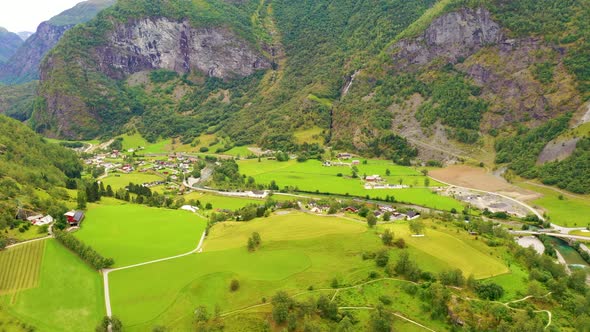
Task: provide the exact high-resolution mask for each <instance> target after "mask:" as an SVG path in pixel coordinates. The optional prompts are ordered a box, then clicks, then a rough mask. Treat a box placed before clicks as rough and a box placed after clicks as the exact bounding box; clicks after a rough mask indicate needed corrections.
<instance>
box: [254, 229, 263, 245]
mask: <svg viewBox="0 0 590 332" xmlns="http://www.w3.org/2000/svg"><path fill="white" fill-rule="evenodd" d="M252 240H253V241H254V245H256V247H259V246H260V244H261V243H262V239H261V238H260V234H259V233H258V232H254V233H252Z"/></svg>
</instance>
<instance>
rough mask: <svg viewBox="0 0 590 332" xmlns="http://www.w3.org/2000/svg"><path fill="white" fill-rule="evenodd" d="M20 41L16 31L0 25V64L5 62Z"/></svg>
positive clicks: (20, 43)
mask: <svg viewBox="0 0 590 332" xmlns="http://www.w3.org/2000/svg"><path fill="white" fill-rule="evenodd" d="M22 43H23V41H22V40H21V39H20V37H19V36H18V35H17V34H16V33H13V32H10V31H8V30H6V29H4V28H2V27H0V64H2V63H4V62H6V60H8V59H9V58H10V57H11V56H12V55H13V54H14V53H15V52H16V50H17V49H18V47H19V46H20V45H22Z"/></svg>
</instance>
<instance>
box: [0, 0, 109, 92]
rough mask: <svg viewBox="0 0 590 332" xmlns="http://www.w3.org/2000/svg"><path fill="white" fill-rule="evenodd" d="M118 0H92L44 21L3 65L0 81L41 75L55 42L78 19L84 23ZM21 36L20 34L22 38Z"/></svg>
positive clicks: (26, 78) (14, 80)
mask: <svg viewBox="0 0 590 332" xmlns="http://www.w3.org/2000/svg"><path fill="white" fill-rule="evenodd" d="M114 2H115V0H89V1H85V2H81V3H79V4H77V5H76V6H74V7H73V8H71V9H68V10H66V11H64V12H62V13H61V14H59V15H57V16H55V17H53V18H51V19H50V20H49V21H46V22H43V23H41V24H40V25H39V26H38V27H37V31H36V32H35V33H34V34H33V35H31V36H30V37H29V38H28V39H27V40H26V41H25V42H24V44H22V45H21V46H20V47H19V48H18V50H17V51H16V53H14V52H13V54H14V55H12V56H11V57H10V58H9V59H8V60H7V61H6V63H5V64H4V65H2V66H0V82H2V83H8V84H18V83H25V82H29V81H31V80H36V79H38V78H39V63H40V62H41V60H42V59H43V57H44V56H45V54H46V53H47V52H48V51H49V50H50V49H51V48H53V46H55V44H56V43H57V42H58V41H59V39H60V38H61V37H62V36H63V34H64V33H65V32H66V31H67V30H69V29H71V28H72V27H73V26H75V25H76V24H78V23H83V22H86V21H88V20H90V19H91V18H93V17H94V16H96V14H97V13H98V12H100V11H101V10H102V9H104V8H106V7H108V6H110V5H112V4H113V3H114ZM19 40H20V38H19Z"/></svg>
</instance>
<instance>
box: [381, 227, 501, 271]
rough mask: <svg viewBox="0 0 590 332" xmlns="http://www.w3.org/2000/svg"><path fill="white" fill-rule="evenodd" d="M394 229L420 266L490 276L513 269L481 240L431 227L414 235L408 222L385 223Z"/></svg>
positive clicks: (426, 268)
mask: <svg viewBox="0 0 590 332" xmlns="http://www.w3.org/2000/svg"><path fill="white" fill-rule="evenodd" d="M382 227H383V228H389V229H391V230H392V231H393V232H394V234H395V237H396V238H399V237H401V238H403V239H404V240H405V241H406V244H407V245H408V246H410V247H411V249H412V250H411V255H415V259H416V260H417V262H418V265H419V266H420V267H422V268H423V269H425V270H427V271H434V272H438V271H441V270H445V269H451V268H459V269H461V270H462V271H463V274H464V275H466V276H468V275H470V274H473V275H474V276H475V278H488V277H493V276H497V275H500V274H504V273H507V272H509V270H508V268H507V267H506V266H505V265H504V264H503V263H502V261H500V260H499V259H498V258H497V257H494V255H493V254H492V252H488V253H485V252H484V251H483V250H484V249H485V248H484V247H482V246H481V242H479V241H477V240H475V239H473V238H471V239H470V238H467V237H464V236H461V235H460V233H455V234H451V233H449V232H445V231H443V230H442V229H441V230H438V229H433V228H428V229H427V230H426V231H425V234H426V236H424V237H412V236H411V234H410V230H409V227H408V224H407V223H406V222H399V223H395V224H389V225H384V226H382Z"/></svg>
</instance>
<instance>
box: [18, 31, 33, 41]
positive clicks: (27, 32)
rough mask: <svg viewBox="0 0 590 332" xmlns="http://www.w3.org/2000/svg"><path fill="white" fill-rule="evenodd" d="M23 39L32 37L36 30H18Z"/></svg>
mask: <svg viewBox="0 0 590 332" xmlns="http://www.w3.org/2000/svg"><path fill="white" fill-rule="evenodd" d="M16 34H17V35H18V36H19V37H20V38H21V39H22V40H27V39H29V37H31V35H32V34H34V32H31V31H21V32H17V33H16Z"/></svg>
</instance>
